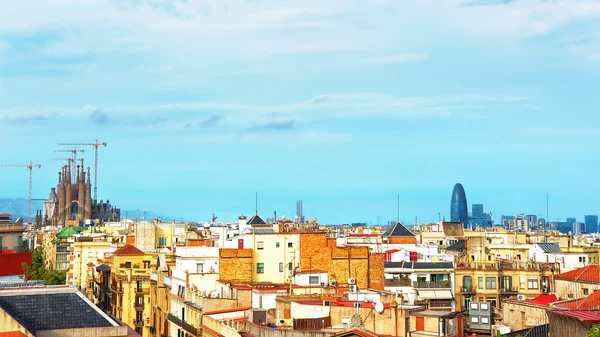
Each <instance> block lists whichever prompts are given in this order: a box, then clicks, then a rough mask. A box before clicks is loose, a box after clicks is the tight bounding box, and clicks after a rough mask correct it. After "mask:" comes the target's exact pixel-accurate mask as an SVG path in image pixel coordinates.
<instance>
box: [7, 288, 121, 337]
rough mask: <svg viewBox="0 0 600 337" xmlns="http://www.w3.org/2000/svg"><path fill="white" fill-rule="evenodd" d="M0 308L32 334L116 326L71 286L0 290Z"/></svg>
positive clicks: (115, 323)
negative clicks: (44, 331)
mask: <svg viewBox="0 0 600 337" xmlns="http://www.w3.org/2000/svg"><path fill="white" fill-rule="evenodd" d="M0 308H1V309H2V310H4V311H5V312H6V313H7V314H8V315H9V316H11V317H12V318H14V319H15V320H16V321H17V322H19V324H21V325H22V326H23V327H24V328H25V329H27V331H29V332H30V333H32V334H34V335H35V334H36V333H37V332H38V331H43V330H56V329H76V328H92V327H113V326H118V325H119V324H118V323H117V322H115V321H114V320H112V319H111V318H110V317H109V316H107V315H106V314H104V313H103V312H102V311H101V310H100V309H98V308H97V307H96V306H95V305H94V304H93V303H92V302H90V301H89V300H88V299H86V298H85V297H84V296H83V294H81V293H79V292H78V291H77V289H76V288H74V287H65V286H62V287H28V288H14V289H3V290H1V291H0Z"/></svg>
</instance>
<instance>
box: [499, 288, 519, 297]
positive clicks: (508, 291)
mask: <svg viewBox="0 0 600 337" xmlns="http://www.w3.org/2000/svg"><path fill="white" fill-rule="evenodd" d="M500 293H501V294H506V295H514V294H517V293H519V291H518V289H517V288H516V287H506V288H500Z"/></svg>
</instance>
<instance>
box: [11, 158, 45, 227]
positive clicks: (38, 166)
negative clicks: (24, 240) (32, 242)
mask: <svg viewBox="0 0 600 337" xmlns="http://www.w3.org/2000/svg"><path fill="white" fill-rule="evenodd" d="M2 166H6V167H26V168H27V169H28V170H29V198H28V203H27V234H28V237H31V192H32V186H33V168H34V167H37V168H41V167H42V165H40V164H34V163H33V162H31V161H30V162H29V164H5V165H2Z"/></svg>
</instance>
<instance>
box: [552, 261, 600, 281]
mask: <svg viewBox="0 0 600 337" xmlns="http://www.w3.org/2000/svg"><path fill="white" fill-rule="evenodd" d="M554 278H555V279H560V280H569V281H579V282H589V283H600V269H599V268H598V266H597V265H593V264H592V265H589V266H585V267H583V268H578V269H575V270H571V271H568V272H566V273H562V274H558V275H555V276H554Z"/></svg>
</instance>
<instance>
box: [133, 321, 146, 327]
mask: <svg viewBox="0 0 600 337" xmlns="http://www.w3.org/2000/svg"><path fill="white" fill-rule="evenodd" d="M133 325H135V326H144V320H137V319H136V320H135V321H133Z"/></svg>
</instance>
